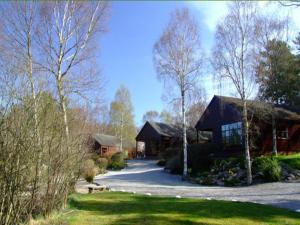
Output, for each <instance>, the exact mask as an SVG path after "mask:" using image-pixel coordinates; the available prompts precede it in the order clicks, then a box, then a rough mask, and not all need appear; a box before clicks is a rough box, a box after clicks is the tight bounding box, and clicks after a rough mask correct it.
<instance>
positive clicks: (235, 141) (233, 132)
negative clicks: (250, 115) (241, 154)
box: [222, 122, 242, 145]
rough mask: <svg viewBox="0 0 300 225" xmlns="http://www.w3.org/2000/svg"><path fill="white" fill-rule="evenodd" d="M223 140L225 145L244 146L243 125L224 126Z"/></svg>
mask: <svg viewBox="0 0 300 225" xmlns="http://www.w3.org/2000/svg"><path fill="white" fill-rule="evenodd" d="M222 140H223V144H224V145H240V144H242V123H241V122H237V123H230V124H225V125H222Z"/></svg>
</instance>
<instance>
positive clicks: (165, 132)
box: [148, 121, 181, 137]
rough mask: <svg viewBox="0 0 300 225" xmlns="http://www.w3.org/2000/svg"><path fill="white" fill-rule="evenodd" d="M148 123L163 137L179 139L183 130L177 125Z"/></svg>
mask: <svg viewBox="0 0 300 225" xmlns="http://www.w3.org/2000/svg"><path fill="white" fill-rule="evenodd" d="M148 123H149V124H150V125H151V126H152V127H153V128H154V129H155V131H156V132H157V133H158V134H160V135H162V136H167V137H179V136H180V135H181V130H180V128H179V127H178V126H176V125H173V124H166V123H160V122H149V121H148Z"/></svg>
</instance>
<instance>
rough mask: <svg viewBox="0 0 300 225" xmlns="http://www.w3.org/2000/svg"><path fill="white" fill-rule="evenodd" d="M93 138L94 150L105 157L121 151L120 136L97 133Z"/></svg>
mask: <svg viewBox="0 0 300 225" xmlns="http://www.w3.org/2000/svg"><path fill="white" fill-rule="evenodd" d="M93 140H94V143H93V150H94V151H95V152H96V153H98V154H99V155H100V156H103V157H105V156H108V155H112V154H114V153H116V152H118V151H121V149H120V144H121V141H120V139H119V138H118V137H115V136H111V135H106V134H95V135H94V138H93Z"/></svg>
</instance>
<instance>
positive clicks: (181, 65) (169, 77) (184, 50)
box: [153, 9, 203, 178]
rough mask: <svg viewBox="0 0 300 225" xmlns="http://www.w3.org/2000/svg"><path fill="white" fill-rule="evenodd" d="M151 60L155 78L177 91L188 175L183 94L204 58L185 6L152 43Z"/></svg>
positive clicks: (196, 77)
mask: <svg viewBox="0 0 300 225" xmlns="http://www.w3.org/2000/svg"><path fill="white" fill-rule="evenodd" d="M153 61H154V66H155V68H156V71H157V74H158V78H159V79H161V80H163V81H165V82H171V83H172V84H174V85H173V87H174V88H175V89H176V91H177V92H179V93H180V100H181V114H182V115H181V116H182V131H183V132H182V133H183V137H182V139H183V146H182V147H183V155H184V157H183V165H184V166H183V178H185V177H186V176H187V137H186V95H187V93H188V92H189V91H190V90H191V89H192V87H193V86H194V85H195V84H196V83H197V79H198V76H199V74H200V70H201V65H202V62H203V52H202V49H201V44H200V37H199V27H198V24H197V22H196V20H195V19H194V18H193V17H192V16H191V15H190V13H189V11H188V9H181V10H176V11H175V12H173V13H172V14H171V18H170V21H169V23H168V25H167V27H166V28H165V30H164V31H163V34H162V36H161V37H160V39H159V40H158V41H157V42H156V43H155V45H154V50H153Z"/></svg>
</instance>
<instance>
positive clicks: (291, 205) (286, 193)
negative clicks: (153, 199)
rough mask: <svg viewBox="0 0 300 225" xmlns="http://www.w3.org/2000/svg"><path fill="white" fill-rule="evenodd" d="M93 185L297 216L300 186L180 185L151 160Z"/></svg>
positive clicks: (133, 164) (130, 164)
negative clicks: (252, 204) (266, 206)
mask: <svg viewBox="0 0 300 225" xmlns="http://www.w3.org/2000/svg"><path fill="white" fill-rule="evenodd" d="M95 181H96V182H97V183H100V184H101V185H107V186H109V187H110V188H111V189H112V190H116V191H126V192H136V193H144V194H148V195H150V194H151V195H165V196H174V197H175V196H177V197H179V196H181V197H196V198H208V199H222V200H232V201H248V202H256V203H262V204H271V205H275V206H279V207H284V208H288V209H292V210H296V211H298V212H300V182H292V183H281V182H277V183H266V184H259V185H253V186H250V187H234V188H231V187H210V186H200V185H197V184H191V183H188V182H184V181H181V177H180V176H178V175H171V174H169V173H167V172H165V171H164V170H163V168H161V167H158V166H157V165H156V161H152V160H131V161H128V167H127V168H126V169H124V170H122V171H110V172H108V173H106V174H105V175H99V176H97V177H96V178H95ZM86 185H87V184H86V182H84V181H79V182H78V184H77V190H79V191H80V190H81V191H83V190H85V191H86V190H87V188H86Z"/></svg>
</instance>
